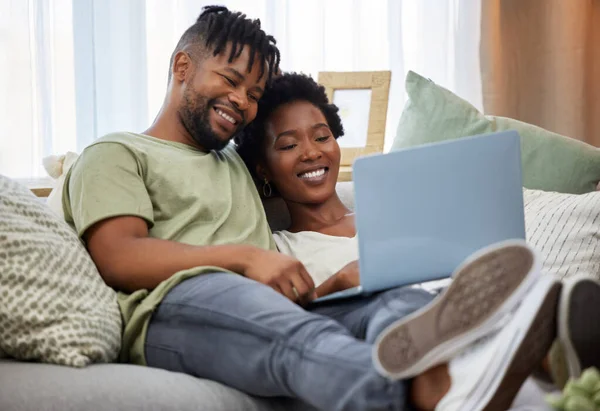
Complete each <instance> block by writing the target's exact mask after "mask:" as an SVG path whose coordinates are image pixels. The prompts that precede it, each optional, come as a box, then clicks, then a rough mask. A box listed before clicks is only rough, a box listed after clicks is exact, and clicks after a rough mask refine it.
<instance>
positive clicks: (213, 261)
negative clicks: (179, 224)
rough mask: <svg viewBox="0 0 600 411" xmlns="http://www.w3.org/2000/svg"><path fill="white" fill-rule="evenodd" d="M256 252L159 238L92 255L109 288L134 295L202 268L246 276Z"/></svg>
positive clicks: (242, 247)
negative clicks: (199, 267) (247, 266)
mask: <svg viewBox="0 0 600 411" xmlns="http://www.w3.org/2000/svg"><path fill="white" fill-rule="evenodd" d="M256 250H257V249H256V248H254V247H251V246H245V245H221V246H206V247H197V246H192V245H187V244H182V243H177V242H174V241H167V240H159V239H155V238H131V239H124V240H121V241H119V242H118V243H116V244H113V245H111V246H109V247H103V252H102V254H103V255H97V256H96V255H94V253H93V252H92V257H93V258H94V261H95V262H96V265H97V266H98V268H99V270H100V273H101V275H102V277H103V278H104V281H106V283H107V284H108V285H110V286H111V287H114V288H117V289H120V290H123V291H125V292H133V291H135V290H139V289H152V288H155V287H156V286H157V285H158V284H160V283H161V282H162V281H164V280H166V279H167V278H169V277H171V276H172V275H173V274H175V273H176V272H178V271H181V270H185V269H188V268H193V267H198V266H216V267H221V268H224V269H226V270H230V271H233V272H237V273H240V274H243V272H244V268H245V266H246V265H245V263H246V262H247V261H248V259H250V258H251V256H252V254H253V252H255V251H256ZM107 251H108V252H107Z"/></svg>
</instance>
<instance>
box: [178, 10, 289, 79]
mask: <svg viewBox="0 0 600 411" xmlns="http://www.w3.org/2000/svg"><path fill="white" fill-rule="evenodd" d="M229 42H231V46H232V47H231V53H230V54H229V62H230V63H231V62H232V61H233V60H235V59H236V58H238V57H239V56H240V54H242V50H243V49H244V46H249V47H250V60H249V61H248V72H250V71H251V70H252V65H253V64H254V56H255V54H256V53H258V55H259V56H260V57H261V61H260V76H261V77H262V76H263V74H264V73H265V63H268V65H269V67H268V70H269V71H268V73H267V81H269V80H270V79H271V78H272V77H273V73H277V71H278V70H279V50H278V49H277V47H276V45H275V44H276V41H275V39H274V38H273V36H268V35H267V34H266V33H265V32H264V31H263V30H262V29H261V26H260V20H259V19H256V20H250V19H248V18H247V17H246V15H245V14H243V13H240V12H231V11H229V9H227V7H224V6H206V7H204V8H203V9H202V13H201V14H200V17H198V20H196V23H194V24H193V25H192V26H191V27H190V28H188V29H187V30H186V31H185V33H183V35H182V36H181V39H179V42H178V43H177V47H175V51H173V54H172V55H171V60H170V62H169V81H170V80H171V70H172V68H173V60H174V58H175V55H176V54H177V53H178V52H180V51H182V50H185V49H188V50H189V49H190V48H191V49H192V50H194V52H195V53H194V57H195V58H199V57H200V58H201V57H203V56H204V55H206V54H208V52H210V51H212V55H213V56H217V55H218V54H220V53H222V52H224V50H225V48H226V47H227V43H229Z"/></svg>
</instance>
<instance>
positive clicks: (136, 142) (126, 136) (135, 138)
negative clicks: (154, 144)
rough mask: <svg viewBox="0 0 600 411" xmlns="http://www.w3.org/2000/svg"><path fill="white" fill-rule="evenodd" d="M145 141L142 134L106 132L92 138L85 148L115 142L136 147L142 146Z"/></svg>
mask: <svg viewBox="0 0 600 411" xmlns="http://www.w3.org/2000/svg"><path fill="white" fill-rule="evenodd" d="M144 142H145V139H144V136H143V134H137V133H129V132H117V133H110V134H106V135H104V136H102V137H100V138H98V139H96V140H94V141H93V142H92V143H91V144H90V145H89V146H88V147H87V148H90V147H96V146H103V145H108V146H110V145H112V144H117V145H121V146H125V147H130V148H137V147H139V146H143V145H144Z"/></svg>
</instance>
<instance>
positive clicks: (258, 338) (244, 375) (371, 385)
mask: <svg viewBox="0 0 600 411" xmlns="http://www.w3.org/2000/svg"><path fill="white" fill-rule="evenodd" d="M424 301H425V300H423V302H424ZM416 308H417V307H414V308H411V309H409V310H411V311H412V310H414V309H416ZM371 355H372V345H371V344H370V343H368V342H366V341H361V340H359V339H357V338H355V337H354V336H353V335H352V334H351V333H350V332H349V331H348V329H347V328H346V327H344V326H343V325H341V324H340V323H339V322H337V321H335V320H334V319H332V318H328V317H325V316H323V315H319V314H316V313H311V312H307V311H305V310H304V309H303V308H301V307H299V306H298V305H296V304H294V303H292V302H291V301H289V300H288V299H287V298H285V297H283V296H282V295H280V294H279V293H277V292H275V291H274V290H272V289H271V288H269V287H267V286H264V285H262V284H259V283H257V282H255V281H252V280H249V279H246V278H244V277H242V276H238V275H232V274H206V275H202V276H198V277H195V278H192V279H189V280H187V281H184V282H183V283H181V284H180V285H178V286H177V287H175V288H174V289H173V290H171V291H170V292H169V294H168V295H167V296H166V298H165V299H164V300H163V302H162V303H161V304H160V306H159V307H158V308H157V310H156V311H155V313H154V315H153V317H152V320H151V322H150V325H149V328H148V334H147V339H146V360H147V362H148V365H150V366H154V367H159V368H164V369H168V370H173V371H179V372H185V373H188V374H191V375H194V376H197V377H201V378H208V379H211V380H215V381H219V382H222V383H224V384H226V385H229V386H232V387H234V388H237V389H240V390H242V391H244V392H247V393H249V394H253V395H258V396H285V397H294V398H299V399H301V400H303V401H304V402H307V403H309V404H311V405H313V406H315V407H317V408H319V409H324V410H404V409H405V402H406V397H405V385H404V383H402V382H399V381H398V382H393V381H390V380H388V379H386V378H384V377H381V376H380V375H379V374H378V373H377V372H376V371H375V369H374V367H373V362H372V358H371Z"/></svg>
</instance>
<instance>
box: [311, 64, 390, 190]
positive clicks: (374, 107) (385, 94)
mask: <svg viewBox="0 0 600 411" xmlns="http://www.w3.org/2000/svg"><path fill="white" fill-rule="evenodd" d="M391 78H392V73H391V71H389V70H388V71H354V72H333V71H325V72H320V73H319V80H318V82H319V84H321V85H322V86H324V87H325V91H326V93H327V98H328V99H329V101H330V102H332V103H334V102H335V99H334V97H335V96H334V95H335V91H336V90H371V100H370V105H369V115H368V126H367V135H366V144H365V145H364V146H362V147H342V148H341V152H342V159H341V162H340V173H339V177H338V180H339V181H351V180H352V164H353V163H354V160H355V159H356V158H358V157H360V156H364V155H368V154H374V153H382V152H383V147H384V141H385V125H386V120H387V109H388V99H389V95H390V81H391ZM342 138H344V137H342Z"/></svg>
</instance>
